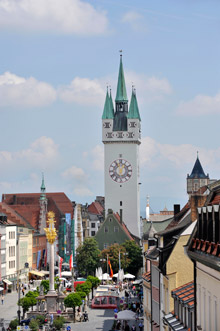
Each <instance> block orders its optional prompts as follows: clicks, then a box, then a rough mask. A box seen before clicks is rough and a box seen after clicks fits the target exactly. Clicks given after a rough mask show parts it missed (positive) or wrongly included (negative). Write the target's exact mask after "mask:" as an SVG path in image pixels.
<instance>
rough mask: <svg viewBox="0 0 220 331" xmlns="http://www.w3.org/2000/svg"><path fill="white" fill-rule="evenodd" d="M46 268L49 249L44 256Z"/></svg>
mask: <svg viewBox="0 0 220 331" xmlns="http://www.w3.org/2000/svg"><path fill="white" fill-rule="evenodd" d="M44 266H45V267H47V249H46V253H45V256H44Z"/></svg>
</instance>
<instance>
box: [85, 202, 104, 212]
mask: <svg viewBox="0 0 220 331" xmlns="http://www.w3.org/2000/svg"><path fill="white" fill-rule="evenodd" d="M103 210H104V208H103V207H102V205H101V204H100V203H99V202H97V201H95V202H92V203H91V205H89V207H88V211H89V213H92V214H95V215H102V213H103Z"/></svg>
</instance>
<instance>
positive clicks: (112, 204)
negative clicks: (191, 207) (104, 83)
mask: <svg viewBox="0 0 220 331" xmlns="http://www.w3.org/2000/svg"><path fill="white" fill-rule="evenodd" d="M102 141H103V144H104V178H105V209H106V214H108V210H109V209H112V210H113V212H115V213H116V212H118V213H119V214H120V216H121V218H122V220H123V222H124V223H125V224H126V226H127V227H128V229H129V231H130V232H131V233H132V234H134V235H136V236H138V237H140V197H139V195H140V193H139V184H140V183H139V182H140V180H139V177H140V171H139V145H140V143H141V118H140V114H139V109H138V104H137V99H136V92H135V90H134V89H133V91H132V97H131V102H130V107H129V110H128V98H127V92H126V86H125V79H124V71H123V65H122V57H121V58H120V67H119V75H118V86H117V94H116V99H115V110H114V106H113V101H112V96H111V92H110V95H109V93H108V91H107V94H106V100H105V106H104V111H103V115H102Z"/></svg>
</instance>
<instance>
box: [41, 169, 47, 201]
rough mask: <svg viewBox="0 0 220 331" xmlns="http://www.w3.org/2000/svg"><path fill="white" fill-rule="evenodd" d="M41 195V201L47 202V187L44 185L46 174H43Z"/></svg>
mask: <svg viewBox="0 0 220 331" xmlns="http://www.w3.org/2000/svg"><path fill="white" fill-rule="evenodd" d="M40 191H41V195H40V200H45V199H46V194H45V191H46V186H45V183H44V173H42V182H41V187H40Z"/></svg>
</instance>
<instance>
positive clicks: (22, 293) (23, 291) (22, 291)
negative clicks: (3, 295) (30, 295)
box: [21, 287, 24, 295]
mask: <svg viewBox="0 0 220 331" xmlns="http://www.w3.org/2000/svg"><path fill="white" fill-rule="evenodd" d="M21 291H22V294H23V295H24V288H23V287H22V290H21Z"/></svg>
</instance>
